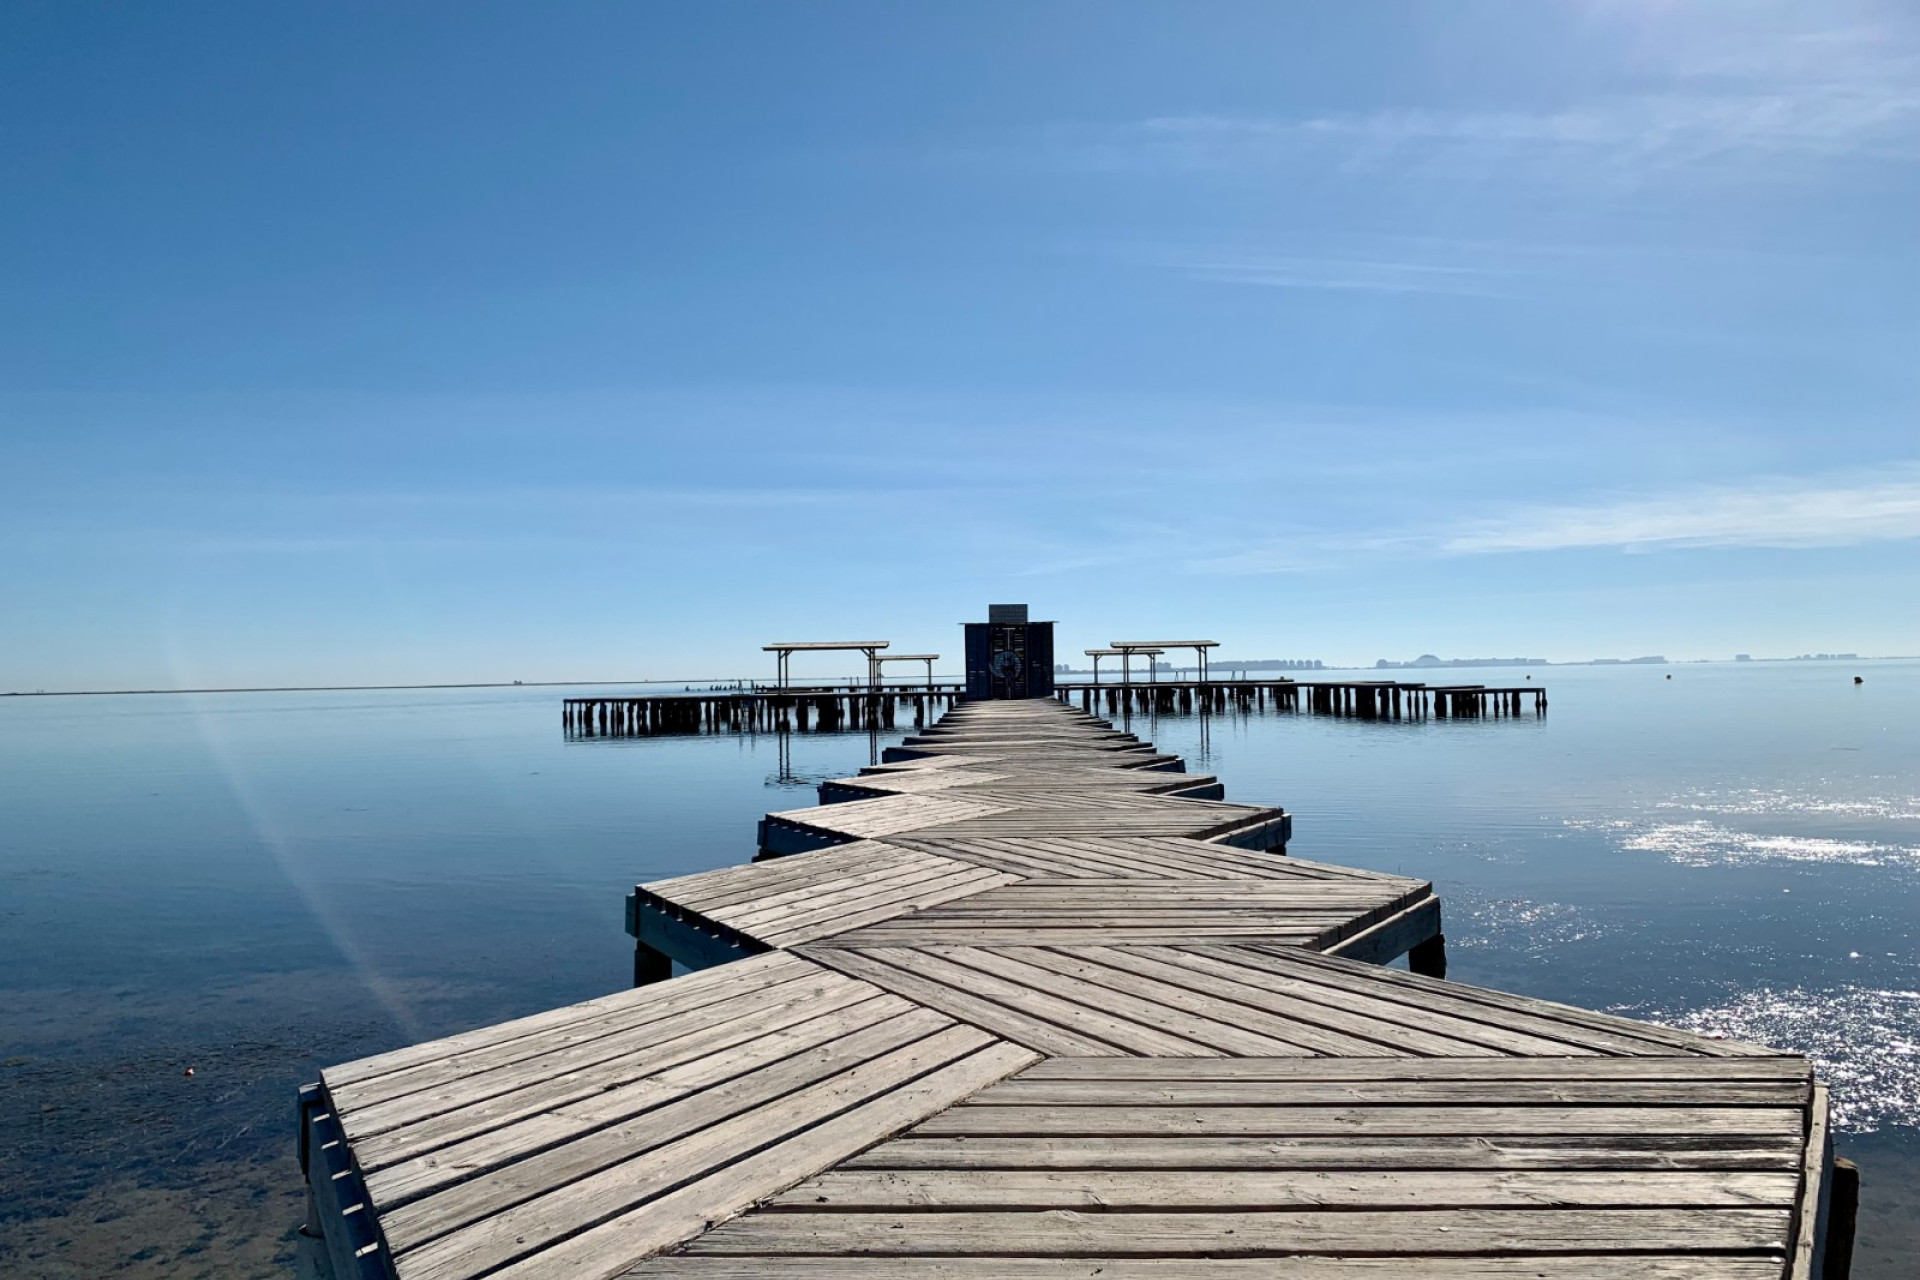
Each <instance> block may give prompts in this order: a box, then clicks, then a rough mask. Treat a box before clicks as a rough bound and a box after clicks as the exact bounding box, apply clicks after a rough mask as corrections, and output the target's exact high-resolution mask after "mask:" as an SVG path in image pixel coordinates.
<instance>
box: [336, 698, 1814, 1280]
mask: <svg viewBox="0 0 1920 1280" xmlns="http://www.w3.org/2000/svg"><path fill="white" fill-rule="evenodd" d="M1182 769H1183V766H1182V765H1181V762H1180V761H1179V760H1178V759H1177V758H1175V757H1171V756H1168V755H1165V754H1163V753H1160V752H1157V751H1155V750H1154V749H1153V748H1152V746H1151V745H1149V744H1146V743H1141V742H1139V741H1138V740H1137V739H1135V738H1133V737H1132V736H1131V735H1130V734H1126V733H1124V732H1121V731H1119V730H1116V729H1114V728H1113V727H1112V726H1110V725H1109V724H1107V723H1106V722H1104V721H1101V720H1098V719H1095V718H1094V717H1092V716H1090V715H1087V714H1085V713H1083V712H1079V711H1074V710H1071V709H1069V708H1067V707H1064V706H1062V705H1060V704H1058V703H1054V702H1051V701H1028V702H983V703H963V704H961V705H960V706H958V707H956V708H955V709H954V710H953V711H952V712H950V713H949V714H948V715H947V716H946V717H945V718H944V719H943V720H942V721H941V722H940V723H939V724H938V725H936V726H934V727H932V728H930V729H928V730H927V731H925V732H924V733H921V734H919V735H917V736H915V737H912V738H909V739H908V740H907V741H906V742H905V743H903V744H902V746H900V747H898V748H894V749H892V750H890V751H889V752H888V760H887V763H885V764H882V765H880V766H876V767H875V768H872V769H869V770H867V771H865V772H864V773H862V774H861V775H860V776H859V777H856V778H847V779H840V780H836V781H834V782H830V783H827V784H824V785H823V786H822V788H821V794H822V799H823V801H826V802H828V803H823V804H822V805H821V806H820V807H818V808H815V809H808V810H796V811H791V812H785V813H778V814H770V815H768V817H767V819H766V820H765V821H764V822H763V824H762V828H761V843H762V847H763V850H764V851H765V852H766V853H769V854H772V855H777V856H772V857H769V858H768V859H767V860H763V861H757V862H755V863H753V864H752V865H749V866H742V867H734V868H726V869H722V870H718V871H712V872H705V873H701V874H699V875H692V876H682V877H678V878H675V879H672V880H663V881H657V882H654V883H651V884H647V885H642V886H639V887H638V888H637V889H636V891H635V893H634V896H633V898H632V899H631V900H630V901H629V919H628V923H629V928H630V931H632V932H633V933H634V935H635V938H636V943H637V945H638V947H639V948H640V951H641V954H642V958H643V962H644V963H643V966H642V967H643V968H645V967H648V966H651V967H652V970H653V971H654V972H658V970H659V968H660V967H661V966H663V965H664V963H665V961H666V959H667V958H669V957H670V958H673V959H677V960H679V961H680V962H681V963H682V964H684V965H686V966H688V967H690V968H693V969H696V970H699V971H698V972H694V973H690V974H687V975H686V976H683V977H678V978H673V979H671V980H669V981H662V982H657V983H654V984H651V985H645V986H640V987H637V988H636V989H635V990H633V991H630V992H622V993H620V994H618V995H613V996H608V997H604V998H602V999H599V1000H594V1001H589V1002H587V1003H585V1004H580V1005H574V1006H571V1007H569V1008H566V1009H559V1010H554V1011H552V1012H549V1013H544V1014H539V1015H536V1016H535V1017H532V1018H526V1019H521V1020H519V1021H517V1022H511V1023H505V1024H502V1025H500V1026H495V1027H485V1028H481V1029H478V1030H476V1031H472V1032H468V1033H465V1034H463V1035H459V1036H454V1037H450V1038H448V1039H445V1040H440V1041H435V1042H432V1043H430V1044H423V1045H416V1046H412V1047H410V1048H407V1049H401V1050H398V1051H396V1052H394V1053H389V1054H383V1055H381V1056H379V1057H375V1058H369V1059H364V1060H362V1061H359V1062H352V1063H346V1064H344V1065H342V1066H339V1067H334V1068H330V1069H328V1070H327V1071H326V1072H325V1073H324V1076H323V1080H322V1083H321V1085H320V1086H319V1087H318V1088H317V1089H315V1090H314V1091H312V1093H311V1094H310V1095H309V1096H308V1099H307V1105H306V1110H305V1118H304V1120H303V1131H302V1132H303V1153H304V1154H303V1161H304V1163H305V1165H306V1168H307V1171H308V1175H309V1179H310V1184H311V1185H313V1186H314V1189H315V1202H316V1217H317V1219H318V1220H319V1221H320V1223H321V1225H322V1226H323V1227H324V1229H325V1233H326V1237H327V1242H328V1246H329V1249H330V1250H331V1253H332V1257H333V1260H334V1266H335V1269H336V1272H337V1273H338V1274H339V1275H340V1277H341V1278H342V1280H346V1277H349V1276H356V1277H357V1276H384V1277H389V1278H390V1280H393V1278H397V1280H480V1278H482V1277H514V1278H519V1277H542V1278H545V1277H561V1278H570V1277H596V1278H597V1277H614V1276H622V1275H630V1276H635V1277H647V1278H655V1277H670V1278H672V1280H746V1278H747V1277H756V1278H765V1280H878V1278H879V1277H913V1278H916V1280H933V1278H935V1277H938V1278H940V1280H988V1278H990V1277H992V1278H998V1277H1023V1278H1029V1280H1068V1278H1069V1277H1076V1278H1077V1277H1099V1278H1100V1280H1251V1277H1254V1276H1261V1277H1267V1276H1282V1277H1297V1278H1299V1280H1383V1278H1384V1277H1387V1276H1405V1275H1431V1276H1436V1277H1443V1278H1449V1280H1463V1278H1465V1277H1521V1276H1533V1277H1538V1276H1569V1277H1572V1276H1578V1277H1588V1278H1595V1280H1600V1278H1604V1280H1626V1277H1635V1278H1639V1277H1657V1278H1664V1280H1697V1278H1705V1277H1738V1278H1740V1280H1759V1278H1760V1277H1781V1276H1793V1277H1808V1278H1810V1277H1812V1276H1814V1275H1817V1274H1818V1273H1819V1267H1820V1265H1821V1262H1822V1252H1823V1239H1822V1233H1823V1231H1824V1217H1823V1214H1824V1205H1825V1203H1826V1195H1827V1190H1828V1186H1829V1168H1830V1152H1829V1149H1828V1143H1827V1136H1826V1123H1827V1104H1826V1095H1825V1089H1824V1087H1823V1086H1821V1085H1820V1084H1819V1083H1818V1082H1817V1081H1816V1080H1815V1079H1814V1076H1813V1072H1812V1069H1811V1066H1810V1065H1809V1063H1808V1062H1807V1061H1806V1060H1805V1059H1803V1058H1799V1057H1795V1056H1792V1055H1788V1054H1780V1053H1774V1052H1772V1051H1770V1050H1767V1049H1764V1048H1760V1047H1757V1046H1752V1045H1745V1044H1737V1043H1732V1042H1729V1041H1724V1040H1713V1039H1708V1038H1704V1037H1700V1036H1696V1035H1692V1034H1690V1033H1687V1032H1683V1031H1678V1030H1674V1029H1672V1028H1668V1027H1662V1026H1657V1025H1654V1024H1651V1023H1644V1022H1635V1021H1630V1020H1627V1019H1622V1018H1617V1017H1613V1016H1610V1015H1606V1014H1601V1013H1594V1012H1591V1011H1587V1010H1581V1009H1575V1008H1571V1007H1568V1006H1564V1005H1556V1004H1550V1003H1547V1002H1544V1001H1539V1000H1533V999H1529V998H1526V997H1522V996H1516V995H1510V994H1507V993H1503V992H1498V991H1490V990H1486V989H1481V988H1476V987H1471V986H1467V985H1464V984H1460V983H1452V982H1447V981H1445V980H1444V979H1441V978H1438V977H1434V976H1422V975H1420V974H1415V973H1409V972H1405V971H1400V970H1392V969H1387V968H1384V967H1382V966H1381V964H1380V963H1378V962H1381V961H1385V960H1390V959H1392V958H1394V957H1395V956H1397V955H1400V954H1402V953H1404V952H1406V951H1407V950H1408V949H1409V948H1411V947H1416V946H1426V947H1432V946H1434V945H1437V943H1436V940H1437V939H1438V936H1439V926H1440V903H1439V900H1438V899H1437V898H1436V897H1435V896H1434V894H1433V891H1432V887H1431V886H1430V885H1428V884H1426V883H1424V882H1422V881H1418V880H1412V879H1408V878H1405V877H1400V876H1390V875H1383V874H1380V873H1378V872H1372V871H1365V870H1360V869H1356V868H1347V867H1336V866H1330V865H1324V864H1318V863H1312V862H1306V861H1303V860H1300V859H1295V858H1290V857H1287V856H1285V854H1284V851H1283V847H1284V845H1285V842H1286V840H1287V838H1288V835H1289V834H1290V826H1291V819H1290V818H1289V817H1288V815H1286V814H1285V813H1284V812H1282V811H1280V810H1278V809H1274V808H1268V807H1263V806H1256V805H1234V804H1227V803H1225V802H1224V801H1223V800H1222V799H1221V798H1220V797H1221V790H1220V787H1219V784H1218V782H1217V781H1216V780H1215V779H1212V778H1204V777H1195V776H1193V775H1189V774H1186V773H1184V772H1183V771H1182Z"/></svg>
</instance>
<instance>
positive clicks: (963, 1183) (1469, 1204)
mask: <svg viewBox="0 0 1920 1280" xmlns="http://www.w3.org/2000/svg"><path fill="white" fill-rule="evenodd" d="M1798 1190H1799V1179H1798V1178H1796V1177H1795V1176H1794V1175H1793V1174H1791V1173H1733V1172H1718V1171H1715V1172H1707V1171H1697V1170H1688V1171H1684V1172H1681V1171H1675V1170H1671V1169H1664V1170H1610V1171H1580V1172H1563V1171H1559V1170H1544V1171H1533V1172H1520V1173H1515V1172H1511V1171H1501V1170H1476V1171H1472V1172H1464V1171H1459V1170H1445V1171H1406V1170H1391V1171H1389V1170H1340V1171H1333V1170H1324V1169H1323V1170H1309V1169H1280V1170H1247V1169H1230V1170H1216V1171H1213V1172H1206V1173H1202V1172H1197V1171H1194V1170H1186V1169H1183V1170H1127V1171H1116V1170H1106V1169H1092V1170H1018V1169H1015V1170H1009V1169H992V1170H988V1169H925V1170H838V1171H834V1172H829V1173H823V1174H821V1175H820V1176H819V1177H816V1178H809V1179H808V1180H807V1181H805V1182H803V1183H801V1184H800V1185H799V1186H797V1187H794V1188H793V1189H792V1190H790V1191H787V1192H785V1193H783V1194H782V1195H779V1196H776V1197H774V1198H773V1199H772V1200H771V1201H769V1202H768V1204H767V1206H766V1207H767V1208H768V1209H769V1210H774V1211H783V1210H794V1211H798V1212H807V1213H830V1212H838V1213H849V1212H860V1213H888V1212H895V1213H897V1212H900V1211H902V1210H906V1209H916V1208H919V1209H946V1210H968V1211H972V1210H982V1209H1084V1210H1087V1211H1089V1212H1106V1213H1129V1212H1152V1211H1155V1210H1162V1211H1164V1210H1171V1209H1215V1210H1227V1209H1252V1210H1260V1209H1284V1208H1293V1209H1319V1208H1344V1209H1359V1208H1395V1209H1462V1208H1466V1209H1497V1208H1533V1209H1539V1208H1559V1207H1562V1206H1567V1207H1575V1208H1588V1209H1645V1208H1709V1209H1732V1208H1754V1207H1767V1208H1775V1209H1785V1208H1789V1207H1791V1206H1792V1205H1793V1203H1794V1198H1795V1195H1796V1194H1797V1192H1798Z"/></svg>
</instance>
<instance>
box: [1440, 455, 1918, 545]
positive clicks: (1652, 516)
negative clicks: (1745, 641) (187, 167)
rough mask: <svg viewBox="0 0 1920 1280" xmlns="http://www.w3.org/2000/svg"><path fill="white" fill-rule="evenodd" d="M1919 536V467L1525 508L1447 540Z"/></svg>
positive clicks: (1728, 541)
mask: <svg viewBox="0 0 1920 1280" xmlns="http://www.w3.org/2000/svg"><path fill="white" fill-rule="evenodd" d="M1909 538H1920V467H1908V468H1903V469H1902V471H1901V473H1900V474H1898V475H1895V476H1892V477H1887V478H1881V479H1873V480H1864V479H1863V480H1855V481H1851V482H1844V481H1843V482H1833V481H1829V482H1826V483H1821V484H1815V485H1806V484H1796V483H1794V482H1791V481H1784V480H1782V481H1768V482H1762V483H1760V484H1756V485H1752V486H1748V487H1743V488H1703V489H1696V490H1692V491H1689V492H1686V493H1682V494H1675V495H1672V496H1666V497H1654V498H1623V499H1619V500H1616V501H1612V502H1601V503H1592V504H1584V505H1569V506H1537V507H1528V508H1522V509H1520V510H1517V511H1513V512H1511V513H1508V514H1507V515H1504V516H1501V517H1499V518H1497V519H1492V520H1487V521H1482V522H1478V523H1476V524H1474V525H1470V526H1467V527H1465V528H1462V529H1460V530H1458V531H1456V532H1454V533H1452V534H1451V535H1449V536H1447V537H1444V538H1442V539H1441V540H1440V541H1439V543H1438V549H1439V550H1440V551H1442V552H1446V553H1452V554H1458V555H1473V554H1481V553H1486V552H1502V551H1561V550H1570V549H1574V548H1582V547H1618V548H1621V549H1622V550H1628V551H1644V550H1657V549H1660V548H1665V547H1772V548H1782V549H1794V548H1803V547H1845V546H1855V545H1858V544H1861V543H1867V542H1890V541H1902V540H1905V539H1909Z"/></svg>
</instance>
